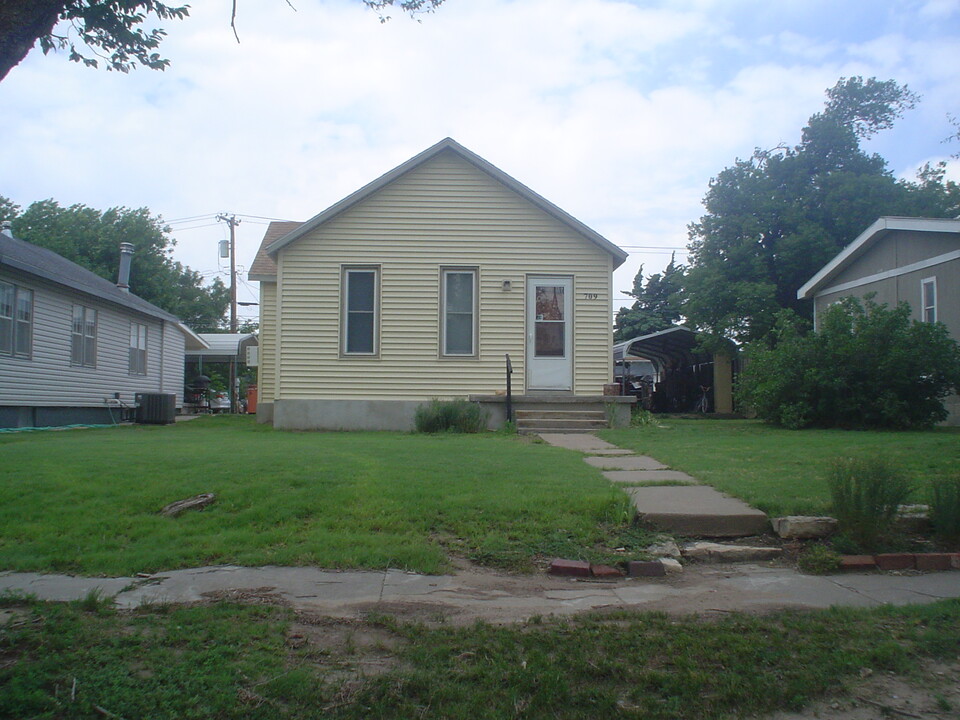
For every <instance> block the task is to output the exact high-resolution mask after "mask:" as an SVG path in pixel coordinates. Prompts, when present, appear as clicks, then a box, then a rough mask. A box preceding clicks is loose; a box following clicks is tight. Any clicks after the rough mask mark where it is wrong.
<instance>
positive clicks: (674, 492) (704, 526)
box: [540, 433, 770, 537]
mask: <svg viewBox="0 0 960 720" xmlns="http://www.w3.org/2000/svg"><path fill="white" fill-rule="evenodd" d="M540 437H541V438H543V440H544V441H545V442H547V443H549V444H550V445H553V446H555V447H561V448H565V449H567V450H576V451H578V452H583V453H589V454H588V455H587V457H584V461H586V462H587V463H589V464H590V465H593V466H594V467H597V468H600V469H601V470H603V471H604V472H603V475H604V477H606V478H607V479H608V480H610V482H614V483H618V484H622V485H627V486H632V487H629V488H628V489H627V492H628V494H629V495H630V498H631V499H632V500H633V504H634V507H636V509H637V516H638V518H640V520H642V521H643V522H644V523H646V524H648V525H652V526H654V527H657V528H660V529H661V530H665V531H667V532H672V533H676V534H678V535H686V536H689V537H745V536H748V535H760V534H763V533H764V532H766V531H767V530H769V528H770V521H769V519H768V518H767V516H766V514H765V513H763V512H761V511H760V510H757V509H756V508H753V507H750V506H749V505H747V504H746V503H745V502H743V501H742V500H739V499H737V498H733V497H730V496H728V495H724V494H723V493H721V492H718V491H717V490H714V489H713V488H712V487H708V486H706V485H700V484H699V482H698V481H697V480H696V479H695V478H693V477H691V476H690V475H688V474H687V473H685V472H681V471H679V470H671V469H670V468H668V467H667V466H666V465H664V464H662V463H660V462H659V461H657V460H655V459H653V458H651V457H647V456H645V455H635V454H634V453H632V452H631V451H630V450H621V449H620V448H618V447H617V446H616V445H612V444H610V443H608V442H606V441H605V440H601V439H600V438H598V437H596V436H595V435H591V434H579V435H561V434H549V433H542V434H541V435H540Z"/></svg>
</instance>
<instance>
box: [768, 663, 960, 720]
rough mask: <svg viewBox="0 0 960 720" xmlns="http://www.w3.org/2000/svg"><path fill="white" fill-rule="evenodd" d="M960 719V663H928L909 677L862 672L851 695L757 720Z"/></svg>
mask: <svg viewBox="0 0 960 720" xmlns="http://www.w3.org/2000/svg"><path fill="white" fill-rule="evenodd" d="M958 717H960V660H958V661H957V662H953V663H935V662H928V663H924V664H923V665H922V666H921V667H920V668H918V670H917V672H915V673H913V674H911V675H910V676H909V677H904V676H902V675H894V674H892V673H871V672H870V671H868V670H864V671H862V672H861V678H860V679H859V680H857V681H856V682H854V683H853V684H852V685H851V688H850V690H849V691H848V692H845V693H841V694H839V695H836V696H833V697H830V698H827V699H825V700H821V701H819V702H816V703H813V704H812V705H810V706H809V707H807V708H805V709H804V710H802V711H800V712H781V713H775V714H773V715H766V716H763V718H757V719H755V720H814V719H815V718H829V719H830V720H889V719H890V718H919V720H947V718H958Z"/></svg>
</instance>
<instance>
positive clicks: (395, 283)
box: [250, 138, 628, 430]
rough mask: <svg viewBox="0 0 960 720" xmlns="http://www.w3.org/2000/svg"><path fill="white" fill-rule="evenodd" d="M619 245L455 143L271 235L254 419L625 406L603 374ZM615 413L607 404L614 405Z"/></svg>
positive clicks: (262, 260) (346, 422)
mask: <svg viewBox="0 0 960 720" xmlns="http://www.w3.org/2000/svg"><path fill="white" fill-rule="evenodd" d="M625 259H626V253H625V252H623V251H622V250H621V249H620V248H618V247H616V246H615V245H613V244H612V243H610V242H609V241H608V240H606V239H604V238H603V237H601V236H600V235H599V234H597V233H596V232H594V231H593V230H591V229H590V228H588V227H586V226H585V225H583V224H582V223H580V222H579V221H577V220H576V219H574V218H573V217H571V216H570V215H568V214H567V213H565V212H564V211H563V210H561V209H560V208H558V207H556V206H555V205H553V204H552V203H550V202H548V201H547V200H545V199H544V198H542V197H541V196H539V195H538V194H536V193H535V192H533V191H532V190H530V189H529V188H527V187H526V186H524V185H522V184H521V183H519V182H517V181H516V180H514V179H513V178H512V177H510V176H509V175H507V174H506V173H504V172H502V171H501V170H499V169H497V168H496V167H494V166H493V165H491V164H490V163H488V162H487V161H485V160H483V159H482V158H480V157H479V156H477V155H475V154H474V153H472V152H470V151H469V150H467V149H466V148H464V147H463V146H462V145H459V144H458V143H456V142H455V141H453V140H451V139H449V138H448V139H446V140H443V141H441V142H440V143H438V144H436V145H434V146H433V147H431V148H429V149H428V150H426V151H424V152H422V153H420V154H419V155H417V156H416V157H414V158H412V159H410V160H408V161H407V162H405V163H404V164H402V165H400V166H399V167H397V168H395V169H394V170H392V171H390V172H388V173H387V174H386V175H384V176H383V177H381V178H379V179H377V180H375V181H374V182H372V183H370V184H369V185H366V186H365V187H363V188H361V189H360V190H358V191H357V192H355V193H353V194H352V195H350V196H349V197H347V198H344V199H343V200H341V201H340V202H338V203H336V204H335V205H333V206H332V207H330V208H328V209H327V210H325V211H323V212H322V213H320V214H319V215H317V216H316V217H314V218H313V219H311V220H308V221H306V222H304V223H296V222H292V223H291V222H275V223H272V224H271V225H270V226H269V228H268V229H267V232H266V235H265V236H264V239H263V243H262V245H261V247H260V251H259V253H258V254H257V258H256V260H255V261H254V263H253V265H252V266H251V269H250V279H251V280H257V281H259V282H260V368H259V372H260V377H259V398H258V419H259V420H260V421H262V422H272V423H273V424H274V426H276V427H280V428H289V429H399V430H406V429H410V428H412V427H413V416H414V412H415V410H416V408H417V407H418V406H419V405H420V404H422V403H424V402H428V401H430V400H432V399H434V398H440V399H452V398H470V399H473V400H476V401H478V402H482V403H484V404H485V405H486V406H487V407H488V408H489V409H490V410H491V415H490V416H491V427H495V426H497V425H498V424H500V423H502V422H503V419H504V418H505V415H504V409H503V405H504V402H503V400H504V393H505V390H506V356H507V355H509V357H510V361H511V364H512V367H513V375H512V390H513V402H514V403H516V407H517V408H523V407H541V408H542V407H547V406H551V404H563V405H569V404H575V403H580V404H581V405H584V404H590V403H593V404H596V405H598V406H599V407H600V408H601V409H602V408H603V407H611V406H612V407H613V408H614V409H616V408H617V407H618V406H619V411H620V414H621V415H623V412H624V411H625V410H627V409H628V408H627V406H626V405H625V404H622V403H619V404H618V403H617V402H614V401H613V400H612V399H610V398H608V399H607V402H606V404H604V399H603V386H604V385H605V384H607V383H610V381H611V377H612V343H613V340H612V322H611V319H612V288H611V283H612V273H613V269H614V268H616V267H617V266H619V265H620V264H621V263H622V262H623V261H624V260H625ZM607 415H608V417H614V416H615V415H616V412H608V413H607Z"/></svg>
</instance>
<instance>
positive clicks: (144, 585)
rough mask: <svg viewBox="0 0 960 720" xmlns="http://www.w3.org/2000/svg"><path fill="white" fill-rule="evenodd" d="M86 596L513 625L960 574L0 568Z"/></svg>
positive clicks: (899, 595) (819, 597)
mask: <svg viewBox="0 0 960 720" xmlns="http://www.w3.org/2000/svg"><path fill="white" fill-rule="evenodd" d="M94 590H99V591H100V592H101V593H103V594H105V595H107V596H111V597H114V598H115V601H116V604H117V605H118V606H119V607H121V608H135V607H138V606H140V605H144V604H150V603H190V602H197V601H203V600H212V599H219V598H225V599H233V600H241V601H244V600H245V601H253V602H275V603H283V604H286V605H290V606H292V607H293V608H295V609H297V610H299V611H304V612H312V613H317V614H321V615H326V616H331V617H338V618H363V617H365V616H366V615H368V614H369V613H371V612H381V613H389V614H393V615H396V616H398V617H401V618H404V619H416V620H422V621H424V622H449V623H455V624H466V623H472V622H474V621H475V620H478V619H483V620H487V621H489V622H497V623H506V622H515V621H523V620H526V619H529V618H531V617H533V616H535V615H570V614H574V613H577V612H581V611H585V610H596V609H599V608H623V609H633V610H656V611H663V612H670V613H678V614H680V613H711V612H730V611H738V610H743V611H752V612H757V611H767V610H774V609H778V608H810V609H817V608H826V607H830V606H834V605H837V606H859V607H869V606H877V605H885V604H891V605H906V604H914V603H917V604H922V603H929V602H933V601H935V600H939V599H943V598H956V597H960V571H950V572H941V573H930V574H926V575H920V574H910V575H902V576H901V575H889V574H851V575H835V576H830V577H821V576H811V575H801V574H799V573H797V572H796V571H794V570H792V569H790V568H782V567H767V566H762V565H709V566H707V565H688V566H687V567H686V569H685V570H684V572H683V573H682V574H681V575H675V576H669V577H666V578H644V579H626V578H624V579H622V580H618V581H615V582H601V581H580V580H575V579H572V578H561V577H552V576H547V575H532V576H530V575H507V574H502V573H497V572H493V571H487V570H476V569H472V570H469V571H466V572H462V573H460V574H457V575H439V576H434V575H419V574H415V573H407V572H403V571H400V570H388V571H386V572H376V571H348V572H337V571H326V570H320V569H316V568H285V567H262V568H245V567H235V566H223V567H207V568H196V569H191V570H177V571H172V572H166V573H158V574H156V575H153V576H151V577H149V578H78V577H69V576H60V575H41V574H36V573H10V572H5V573H0V593H11V592H12V593H21V594H32V595H35V596H36V597H38V598H40V599H44V600H74V599H82V598H83V597H85V596H86V595H87V594H88V593H89V592H91V591H94Z"/></svg>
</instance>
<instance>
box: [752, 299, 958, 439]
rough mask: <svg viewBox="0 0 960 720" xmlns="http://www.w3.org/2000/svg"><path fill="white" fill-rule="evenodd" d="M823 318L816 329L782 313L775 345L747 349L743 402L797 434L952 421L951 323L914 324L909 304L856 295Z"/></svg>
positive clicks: (954, 366) (954, 352) (954, 360)
mask: <svg viewBox="0 0 960 720" xmlns="http://www.w3.org/2000/svg"><path fill="white" fill-rule="evenodd" d="M821 321H822V322H821V327H820V328H819V330H818V331H817V332H816V333H809V332H807V331H806V330H807V328H806V327H805V321H803V320H801V319H800V318H798V317H797V316H796V314H795V313H793V312H791V311H789V310H783V311H781V312H780V313H779V314H778V317H777V322H776V324H775V326H774V330H773V335H774V336H775V338H776V343H775V345H776V346H775V347H773V348H771V347H769V346H768V344H767V343H764V342H756V343H753V344H751V346H749V348H748V350H747V357H748V362H747V363H746V365H745V368H744V371H743V373H742V375H741V379H740V385H739V387H738V396H739V400H740V401H741V402H743V403H744V404H745V405H747V406H748V407H751V408H752V409H753V410H755V411H756V413H757V414H758V415H759V416H760V417H761V418H763V419H764V420H766V421H768V422H771V423H774V424H776V425H782V426H784V427H789V428H804V427H811V426H816V427H842V428H900V429H905V428H923V427H929V426H931V425H933V424H934V423H936V422H938V421H940V420H943V419H945V418H946V417H947V411H946V410H945V409H944V407H943V400H944V398H946V397H947V396H948V395H949V394H950V392H951V391H958V390H960V345H957V343H956V341H954V340H953V339H952V338H951V337H950V334H949V332H948V331H947V328H946V326H945V325H944V324H943V323H926V322H919V321H916V320H914V321H911V320H910V307H909V305H907V304H906V303H901V304H900V305H898V306H897V307H895V308H889V307H887V306H886V305H877V304H876V303H874V302H873V301H872V299H870V298H867V299H866V300H865V301H864V302H861V301H860V300H859V299H857V298H854V297H848V298H844V299H843V300H841V301H840V302H839V303H836V304H834V305H832V306H831V307H829V308H828V309H827V310H826V311H825V312H824V314H823V315H822V316H821Z"/></svg>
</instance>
